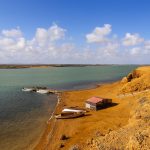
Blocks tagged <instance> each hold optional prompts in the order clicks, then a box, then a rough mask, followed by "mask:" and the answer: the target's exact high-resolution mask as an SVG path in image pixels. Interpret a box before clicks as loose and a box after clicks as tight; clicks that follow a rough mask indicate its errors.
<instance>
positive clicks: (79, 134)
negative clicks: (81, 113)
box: [35, 77, 139, 150]
mask: <svg viewBox="0 0 150 150" xmlns="http://www.w3.org/2000/svg"><path fill="white" fill-rule="evenodd" d="M138 79H139V77H138ZM133 82H134V80H133ZM125 84H128V83H123V82H121V81H118V82H115V83H110V84H104V85H101V86H98V87H96V88H94V89H87V90H77V91H68V92H63V93H62V95H61V101H60V103H59V105H58V106H57V108H56V111H55V113H59V112H61V110H62V108H63V107H64V106H69V107H70V106H79V107H85V100H87V99H88V98H90V97H92V96H100V97H105V98H111V99H112V101H113V103H114V106H112V107H109V108H106V109H102V110H99V111H90V112H89V113H88V115H87V116H85V117H81V118H76V119H68V120H55V119H54V118H52V119H51V121H50V122H49V124H48V125H47V128H46V130H45V132H44V134H43V136H42V138H41V140H40V142H39V143H38V145H37V146H36V148H35V149H36V150H44V149H47V150H59V149H61V150H68V149H70V148H71V147H72V146H74V145H79V146H80V148H81V149H86V148H87V145H88V143H89V140H91V139H92V138H93V139H94V138H95V137H96V136H98V135H101V136H105V135H106V134H109V132H111V131H116V130H118V129H120V128H122V127H124V126H125V125H127V124H128V121H129V117H130V112H131V110H132V109H133V108H134V107H135V105H136V104H135V103H136V99H137V97H136V96H125V97H118V93H120V89H121V88H122V87H123V86H124V85H125ZM62 135H66V136H67V137H68V139H67V140H61V136H62ZM60 147H61V148H60Z"/></svg>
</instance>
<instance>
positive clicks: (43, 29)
mask: <svg viewBox="0 0 150 150" xmlns="http://www.w3.org/2000/svg"><path fill="white" fill-rule="evenodd" d="M149 6H150V1H149V0H13V1H12V0H0V64H17V63H19V64H30V63H35V64H60V63H63V64H149V63H150V59H149V58H150V30H149V28H150V9H149Z"/></svg>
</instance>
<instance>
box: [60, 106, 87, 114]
mask: <svg viewBox="0 0 150 150" xmlns="http://www.w3.org/2000/svg"><path fill="white" fill-rule="evenodd" d="M62 112H77V113H79V112H83V113H86V112H87V111H86V110H85V109H82V108H78V107H68V108H64V109H63V110H62Z"/></svg>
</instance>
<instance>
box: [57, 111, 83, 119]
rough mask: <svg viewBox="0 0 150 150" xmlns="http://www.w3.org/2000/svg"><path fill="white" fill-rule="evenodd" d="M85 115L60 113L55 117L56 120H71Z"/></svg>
mask: <svg viewBox="0 0 150 150" xmlns="http://www.w3.org/2000/svg"><path fill="white" fill-rule="evenodd" d="M84 115H85V114H84V113H83V112H62V113H61V114H59V115H55V118H56V119H72V118H78V117H82V116H84Z"/></svg>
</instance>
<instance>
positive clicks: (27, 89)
mask: <svg viewBox="0 0 150 150" xmlns="http://www.w3.org/2000/svg"><path fill="white" fill-rule="evenodd" d="M33 90H34V89H33V88H23V89H22V91H24V92H32V91H33Z"/></svg>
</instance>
